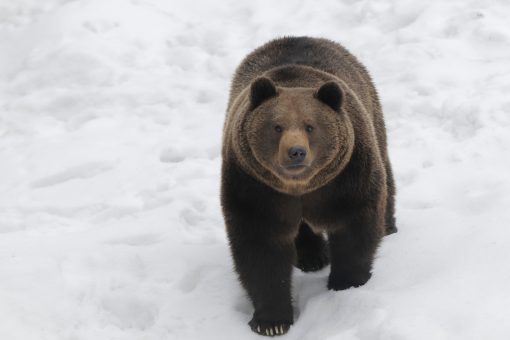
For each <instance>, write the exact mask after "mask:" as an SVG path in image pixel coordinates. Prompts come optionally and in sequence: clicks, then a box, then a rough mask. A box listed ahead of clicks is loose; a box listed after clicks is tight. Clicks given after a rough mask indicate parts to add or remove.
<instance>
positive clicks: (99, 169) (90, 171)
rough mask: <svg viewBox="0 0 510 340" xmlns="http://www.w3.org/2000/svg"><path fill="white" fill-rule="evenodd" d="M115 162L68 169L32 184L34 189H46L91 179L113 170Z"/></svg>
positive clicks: (83, 165)
mask: <svg viewBox="0 0 510 340" xmlns="http://www.w3.org/2000/svg"><path fill="white" fill-rule="evenodd" d="M114 166H115V164H114V163H113V162H90V163H85V164H81V165H77V166H75V167H72V168H68V169H66V170H63V171H61V172H58V173H56V174H53V175H50V176H47V177H43V178H40V179H38V180H35V181H33V182H32V184H31V186H32V188H44V187H49V186H52V185H57V184H61V183H64V182H67V181H70V180H72V179H78V178H82V179H83V178H90V177H94V176H97V175H99V174H101V173H103V172H106V171H109V170H111V169H113V167H114Z"/></svg>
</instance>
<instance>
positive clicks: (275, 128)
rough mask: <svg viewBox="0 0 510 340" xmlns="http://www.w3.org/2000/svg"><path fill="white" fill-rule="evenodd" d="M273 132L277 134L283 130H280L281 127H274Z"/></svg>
mask: <svg viewBox="0 0 510 340" xmlns="http://www.w3.org/2000/svg"><path fill="white" fill-rule="evenodd" d="M274 130H275V131H276V132H278V133H280V132H282V131H283V129H282V127H281V126H280V125H276V126H275V127H274Z"/></svg>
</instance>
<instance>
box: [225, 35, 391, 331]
mask: <svg viewBox="0 0 510 340" xmlns="http://www.w3.org/2000/svg"><path fill="white" fill-rule="evenodd" d="M222 157H223V163H222V182H221V203H222V208H223V214H224V218H225V223H226V227H227V234H228V237H229V241H230V248H231V252H232V256H233V259H234V264H235V269H236V271H237V273H238V275H239V279H240V281H241V284H242V286H243V287H244V288H245V289H246V291H247V293H248V295H249V298H250V299H251V301H252V303H253V306H254V309H255V311H254V314H253V318H252V320H251V321H250V322H249V324H250V326H251V328H252V330H253V331H255V332H257V333H259V334H262V335H269V336H273V335H281V334H285V333H286V332H287V331H288V329H289V327H290V325H291V324H292V323H293V309H292V303H291V274H292V265H296V266H297V267H298V268H300V269H301V270H303V271H314V270H319V269H321V268H323V267H324V266H326V265H327V264H329V263H331V272H330V275H329V278H328V288H329V289H333V290H340V289H346V288H349V287H357V286H360V285H363V284H364V283H365V282H367V281H368V279H369V278H370V276H371V268H372V262H373V259H374V254H375V252H376V249H377V247H378V245H379V243H380V240H381V238H382V237H383V235H384V234H385V233H386V234H388V233H391V232H395V231H396V227H395V218H394V196H395V188H394V182H393V176H392V171H391V166H390V162H389V159H388V153H387V147H386V131H385V126H384V120H383V114H382V111H381V105H380V103H379V99H378V97H377V92H376V90H375V88H374V85H373V84H372V81H371V79H370V76H369V74H368V72H367V71H366V70H365V68H364V67H363V65H361V64H360V62H359V61H358V60H357V59H356V58H355V57H354V56H353V55H352V54H350V53H349V52H348V51H347V50H346V49H345V48H343V47H342V46H341V45H339V44H337V43H335V42H332V41H329V40H325V39H316V38H308V37H287V38H282V39H276V40H273V41H271V42H269V43H267V44H265V45H263V46H262V47H260V48H258V49H256V50H255V51H253V52H252V53H250V54H249V55H248V56H247V57H246V58H245V59H244V60H243V61H242V63H241V65H240V66H239V67H238V68H237V70H236V73H235V76H234V79H233V82H232V87H231V92H230V100H229V103H228V110H227V116H226V120H225V125H224V134H223V148H222ZM323 233H324V234H326V235H327V240H326V239H325V238H324V236H323Z"/></svg>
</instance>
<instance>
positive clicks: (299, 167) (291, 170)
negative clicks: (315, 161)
mask: <svg viewBox="0 0 510 340" xmlns="http://www.w3.org/2000/svg"><path fill="white" fill-rule="evenodd" d="M281 168H282V169H283V173H284V174H286V175H290V176H292V177H294V176H296V175H301V174H303V173H304V172H305V171H306V170H307V169H309V168H310V165H308V164H304V163H299V164H288V165H281Z"/></svg>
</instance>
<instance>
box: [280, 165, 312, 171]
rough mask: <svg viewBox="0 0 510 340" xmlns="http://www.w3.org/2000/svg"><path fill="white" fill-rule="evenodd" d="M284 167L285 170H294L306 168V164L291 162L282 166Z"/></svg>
mask: <svg viewBox="0 0 510 340" xmlns="http://www.w3.org/2000/svg"><path fill="white" fill-rule="evenodd" d="M284 168H285V170H291V171H294V170H299V169H305V168H308V165H306V164H291V165H286V166H284Z"/></svg>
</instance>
